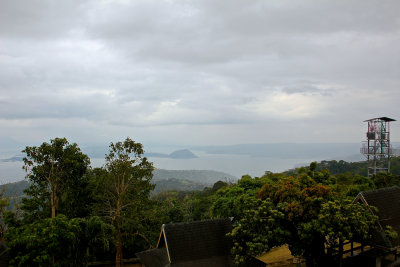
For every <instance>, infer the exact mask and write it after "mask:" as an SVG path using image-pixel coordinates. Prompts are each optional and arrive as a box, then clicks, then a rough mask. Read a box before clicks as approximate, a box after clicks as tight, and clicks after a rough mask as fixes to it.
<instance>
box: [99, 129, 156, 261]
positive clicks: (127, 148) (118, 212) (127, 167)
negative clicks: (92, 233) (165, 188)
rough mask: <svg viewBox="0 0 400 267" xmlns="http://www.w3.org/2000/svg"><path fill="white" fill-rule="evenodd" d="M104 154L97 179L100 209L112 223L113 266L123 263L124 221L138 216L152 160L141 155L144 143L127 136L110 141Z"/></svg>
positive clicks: (148, 186)
mask: <svg viewBox="0 0 400 267" xmlns="http://www.w3.org/2000/svg"><path fill="white" fill-rule="evenodd" d="M109 149H110V151H109V154H108V155H106V164H105V169H106V171H107V173H106V174H105V175H103V176H102V179H101V181H100V183H101V185H102V187H101V190H102V193H101V194H102V196H101V197H100V198H101V199H102V205H103V208H102V212H103V214H104V215H105V216H106V218H108V219H109V221H110V222H111V223H112V224H113V226H114V227H115V241H116V257H115V259H116V266H117V267H119V266H122V264H123V263H122V259H123V255H122V247H123V224H124V222H125V221H127V220H128V219H129V217H132V216H133V217H139V216H140V215H141V212H142V211H143V209H144V204H145V202H146V201H147V200H148V199H149V193H150V191H151V190H153V189H154V185H152V184H151V183H150V181H151V178H152V171H153V169H154V168H153V164H152V163H151V162H149V161H147V158H146V157H143V156H142V155H143V153H144V150H143V146H142V144H140V143H136V142H134V141H133V140H131V139H130V138H129V137H127V138H126V139H125V141H123V142H117V143H115V144H114V143H111V144H110V147H109Z"/></svg>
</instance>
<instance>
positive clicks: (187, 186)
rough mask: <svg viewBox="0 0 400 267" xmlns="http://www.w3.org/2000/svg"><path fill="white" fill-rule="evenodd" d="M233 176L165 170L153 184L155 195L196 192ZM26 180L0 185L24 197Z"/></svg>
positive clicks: (158, 172)
mask: <svg viewBox="0 0 400 267" xmlns="http://www.w3.org/2000/svg"><path fill="white" fill-rule="evenodd" d="M236 180H237V178H236V177H235V176H233V175H230V174H227V173H223V172H217V171H210V170H163V169H156V170H154V172H153V179H152V183H153V184H155V185H156V188H155V190H154V192H153V193H157V192H161V191H165V190H181V191H195V190H203V189H204V188H205V187H211V186H212V185H213V184H214V183H216V182H218V181H224V182H228V181H236ZM28 186H29V182H28V181H26V180H22V181H18V182H14V183H7V184H3V185H0V190H1V189H2V188H5V190H6V191H5V193H6V195H7V196H10V197H22V196H23V195H24V193H23V191H24V190H25V189H26V188H28Z"/></svg>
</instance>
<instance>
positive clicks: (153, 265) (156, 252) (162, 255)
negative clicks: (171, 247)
mask: <svg viewBox="0 0 400 267" xmlns="http://www.w3.org/2000/svg"><path fill="white" fill-rule="evenodd" d="M136 256H137V257H138V258H139V259H140V262H141V263H143V264H144V265H145V266H146V267H161V266H166V265H167V264H168V263H169V261H168V255H167V250H166V249H165V247H164V248H155V249H149V250H146V251H142V252H139V253H136Z"/></svg>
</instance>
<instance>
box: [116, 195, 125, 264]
mask: <svg viewBox="0 0 400 267" xmlns="http://www.w3.org/2000/svg"><path fill="white" fill-rule="evenodd" d="M121 210H122V207H121V199H118V200H117V212H116V218H115V219H116V225H117V227H116V247H117V253H116V255H115V266H116V267H121V266H123V265H124V263H123V261H122V259H123V256H122V234H121Z"/></svg>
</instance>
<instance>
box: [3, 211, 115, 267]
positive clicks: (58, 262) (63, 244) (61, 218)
mask: <svg viewBox="0 0 400 267" xmlns="http://www.w3.org/2000/svg"><path fill="white" fill-rule="evenodd" d="M109 234H111V229H110V227H108V226H107V225H106V224H104V222H102V221H101V220H100V218H99V217H96V216H93V217H90V218H88V219H83V218H74V219H68V218H67V217H66V216H65V215H63V214H60V215H57V216H56V217H55V218H46V219H41V220H36V221H35V222H33V223H31V224H25V225H14V226H11V227H10V228H9V229H8V230H7V233H6V236H5V237H6V242H7V246H8V249H9V253H10V266H87V261H88V256H89V249H92V250H93V249H99V248H100V249H101V247H103V248H104V249H103V251H104V250H106V249H107V248H108V242H109V240H108V239H107V236H108V235H109Z"/></svg>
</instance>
